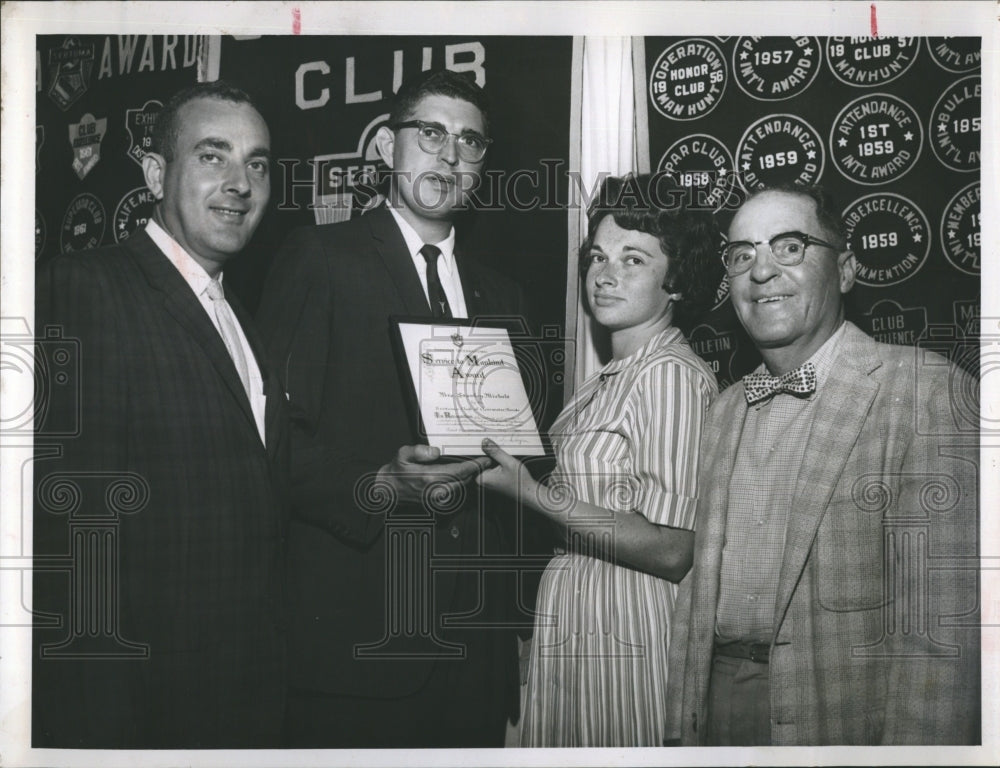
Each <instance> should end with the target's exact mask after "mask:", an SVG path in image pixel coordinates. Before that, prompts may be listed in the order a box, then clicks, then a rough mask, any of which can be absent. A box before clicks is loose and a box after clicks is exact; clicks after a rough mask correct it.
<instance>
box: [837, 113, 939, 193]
mask: <svg viewBox="0 0 1000 768" xmlns="http://www.w3.org/2000/svg"><path fill="white" fill-rule="evenodd" d="M923 141H924V129H923V127H921V125H920V117H919V116H918V115H917V111H916V110H915V109H914V108H913V107H911V106H910V105H909V104H907V103H906V102H905V101H903V100H902V99H900V98H897V97H896V96H890V95H889V94H887V93H872V94H870V95H867V96H861V97H859V98H857V99H855V100H854V101H852V102H851V103H850V104H848V105H847V106H846V107H844V108H843V109H842V110H841V111H840V114H839V115H837V118H836V119H835V120H834V121H833V129H832V130H831V131H830V157H831V158H833V164H834V165H836V166H837V170H838V171H840V172H841V173H842V174H843V175H844V176H846V177H847V178H848V179H850V180H851V181H856V182H858V183H859V184H884V183H886V182H888V181H894V180H895V179H898V178H900V177H901V176H904V175H905V174H906V173H907V172H908V171H909V170H910V169H911V168H912V167H913V166H914V164H915V163H916V162H917V158H918V157H919V156H920V149H921V147H922V146H923Z"/></svg>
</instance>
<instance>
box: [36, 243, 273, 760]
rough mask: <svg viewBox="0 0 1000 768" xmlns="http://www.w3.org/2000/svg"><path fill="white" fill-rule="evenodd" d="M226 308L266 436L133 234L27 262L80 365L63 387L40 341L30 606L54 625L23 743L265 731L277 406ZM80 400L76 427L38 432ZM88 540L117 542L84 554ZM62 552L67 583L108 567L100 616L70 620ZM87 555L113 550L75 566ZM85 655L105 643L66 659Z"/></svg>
mask: <svg viewBox="0 0 1000 768" xmlns="http://www.w3.org/2000/svg"><path fill="white" fill-rule="evenodd" d="M234 310H235V311H236V312H237V316H238V317H239V319H240V321H241V323H242V324H243V328H244V330H245V331H246V334H247V337H248V339H249V340H250V343H251V345H252V346H253V347H254V352H255V354H256V356H257V359H258V362H259V364H260V366H261V370H262V373H263V374H264V379H265V382H266V384H265V391H266V395H267V409H266V449H265V446H264V444H262V443H261V440H260V436H259V434H258V432H257V429H256V426H255V424H254V420H253V416H252V413H251V410H250V403H249V401H248V399H247V396H246V393H245V391H244V390H243V388H242V385H241V384H240V381H239V378H238V376H237V373H236V370H235V368H234V366H233V364H232V360H231V358H230V357H229V354H228V352H227V351H226V348H225V346H224V344H223V341H222V339H221V337H220V336H219V333H218V332H217V331H216V329H215V327H214V326H213V325H212V322H211V320H210V319H209V317H208V315H207V313H206V312H205V310H204V309H203V308H202V306H201V304H200V303H199V302H198V299H197V298H196V297H195V295H194V293H193V292H192V290H191V288H190V287H189V286H188V284H187V283H186V282H185V281H184V279H183V278H182V277H181V275H180V273H179V272H178V271H177V270H176V268H175V267H174V266H173V265H172V264H171V263H170V262H169V261H168V260H167V258H166V257H165V256H164V255H163V254H162V253H161V252H160V250H159V249H158V248H157V246H156V245H155V244H154V243H153V241H152V240H151V239H150V238H149V237H148V235H146V233H145V232H140V233H137V234H136V235H134V236H133V237H131V238H130V239H129V240H128V241H126V242H125V243H123V244H121V245H119V246H115V247H110V248H105V249H101V250H98V251H93V252H88V253H81V254H71V255H66V256H61V257H58V258H56V259H54V260H53V261H51V262H50V263H48V264H47V265H45V266H43V267H42V268H41V269H40V270H39V272H38V275H37V280H36V329H37V333H38V334H39V336H41V335H43V334H44V332H45V328H46V327H51V326H54V327H56V328H58V329H59V330H60V331H61V333H62V334H63V336H64V337H66V338H67V339H75V340H77V341H78V343H79V355H78V359H77V362H78V365H79V377H78V379H77V380H76V381H75V382H71V386H60V385H59V383H58V381H57V380H56V379H55V378H54V377H55V375H56V373H57V371H56V368H58V365H56V364H55V363H53V359H52V358H53V356H54V355H53V354H49V353H46V354H45V355H42V356H40V360H47V362H48V363H49V365H50V367H49V368H48V369H44V368H43V369H40V371H39V374H40V375H44V376H48V377H49V387H48V391H47V392H45V393H44V394H43V395H41V396H40V402H42V403H43V407H42V408H41V409H40V411H39V413H38V417H37V425H36V426H37V429H38V434H37V437H36V457H37V460H36V463H35V468H34V472H35V481H36V500H35V554H36V556H39V557H42V560H40V561H39V569H38V570H37V571H36V573H35V581H34V583H35V598H36V599H35V608H36V611H40V612H50V613H52V614H55V615H59V616H62V617H63V620H62V625H61V626H59V627H56V628H51V629H41V628H38V627H37V626H36V630H35V635H34V646H35V664H34V677H33V682H34V687H33V712H32V714H33V723H32V725H33V743H34V746H65V747H77V746H85V747H215V746H225V747H250V746H266V745H275V744H277V743H278V738H279V735H280V728H281V723H282V718H283V711H284V703H283V702H284V687H285V684H286V680H285V670H284V664H285V656H284V639H283V627H282V625H283V623H284V622H283V619H282V618H281V616H280V614H279V611H280V610H281V609H282V601H283V570H284V566H283V538H284V536H285V534H286V531H287V519H286V518H287V515H286V510H285V506H284V505H285V502H284V501H283V499H284V497H285V494H286V491H285V490H284V485H285V482H286V480H287V477H286V474H287V456H288V422H287V404H286V402H285V398H284V394H283V392H282V389H281V387H280V386H279V385H278V383H277V380H276V378H275V377H274V374H273V370H270V369H269V368H268V366H267V365H265V364H264V362H263V355H262V349H261V347H260V345H259V343H258V341H257V337H256V335H255V333H254V331H253V329H252V328H251V326H250V325H249V324H248V322H247V318H246V317H245V315H244V313H243V312H242V310H241V309H240V308H239V307H238V306H235V305H234ZM54 343H62V342H54V341H53V340H52V339H47V340H45V341H44V342H43V343H42V344H41V346H42V347H45V346H48V347H50V348H51V347H52V346H53V344H54ZM49 352H51V349H50V350H49ZM70 368H72V366H70ZM77 405H79V430H78V434H77V435H75V436H72V437H67V438H63V439H53V438H51V437H47V433H51V431H52V429H56V428H59V427H60V425H65V424H66V423H69V422H71V421H72V420H73V412H74V409H75V408H76V407H77ZM52 448H54V451H53V450H50V449H52ZM59 452H61V455H54V454H58V453H59ZM116 478H117V480H116ZM67 484H68V486H67ZM66 487H73V488H75V489H77V492H78V494H79V498H78V499H77V503H75V504H74V503H73V502H72V501H67V499H70V498H71V497H70V496H67V495H65V494H61V493H60V489H65V488H66ZM81 526H82V528H81ZM95 526H96V527H97V528H99V529H100V530H102V531H104V532H105V533H108V532H110V533H109V538H107V539H104V540H102V539H100V535H98V538H97V539H94V541H95V542H103V543H91V541H90V540H89V539H87V536H94V535H95V534H86V533H85V532H86V531H88V530H92V529H94V527H95ZM102 526H103V527H102ZM71 529H72V531H73V532H74V536H73V541H71ZM81 531H83V532H84V533H81ZM81 535H82V536H83V539H82V540H81V539H80V536H81ZM101 535H103V534H101ZM81 541H82V543H81ZM97 546H104V547H107V548H108V550H109V551H110V552H112V553H114V552H115V551H117V556H116V557H114V556H113V557H110V558H104V557H103V556H93V557H92V554H91V552H92V548H93V547H97ZM71 551H72V552H73V553H74V555H73V557H74V560H73V562H74V565H75V566H76V570H75V571H74V572H73V583H74V585H79V584H81V583H82V582H81V579H83V578H90V579H92V580H93V579H98V578H101V579H107V586H106V588H104V587H102V588H101V590H100V594H101V596H102V597H101V598H100V599H101V600H104V601H105V604H104V605H103V606H101V608H100V610H101V611H102V615H100V616H97V617H94V616H90V617H89V618H87V617H86V616H85V615H84V610H86V608H87V605H88V604H87V603H86V598H84V604H83V605H82V606H81V605H80V604H79V602H78V598H74V602H73V604H72V605H71V604H70V595H71V591H70V584H71V579H70V574H69V573H67V572H66V571H65V570H52V571H50V570H45V569H46V568H48V567H50V566H51V567H55V568H65V566H66V562H67V558H66V555H67V554H68V553H70V552H71ZM45 556H49V558H50V559H49V560H46V559H45ZM93 563H111V565H108V566H104V565H102V566H100V567H101V568H104V567H107V568H108V569H109V570H107V571H106V572H101V573H97V574H96V575H94V574H93V573H91V574H90V576H89V577H88V576H86V575H85V574H83V573H82V572H83V571H85V570H86V569H87V568H89V567H90V566H91V564H93ZM113 567H116V568H117V573H115V572H114V570H112V568H113ZM104 611H106V612H108V613H109V614H110V613H114V615H113V616H111V617H110V618H107V619H105V618H103V612H104ZM44 621H45V617H44V616H41V615H40V616H39V618H38V620H37V621H36V625H38V624H40V623H44ZM74 621H75V622H77V623H78V624H79V623H80V622H82V625H81V626H78V627H74V626H73V622H74ZM97 625H99V627H97ZM95 627H97V628H98V629H99V631H97V632H96V636H94V637H89V638H88V637H81V636H80V635H86V633H87V631H88V629H91V630H93V629H94V628H95ZM69 639H72V640H73V642H72V643H68V644H66V643H64V641H66V640H69ZM43 646H46V648H44V649H43ZM60 646H61V647H60ZM80 651H83V652H86V653H91V654H93V653H100V654H107V653H109V652H111V653H115V654H118V656H119V658H117V659H111V660H102V659H100V658H85V659H79V658H78V659H73V658H72V657H71V655H72V654H75V653H77V652H80ZM43 653H44V655H42V654H43Z"/></svg>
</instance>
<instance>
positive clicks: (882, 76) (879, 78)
mask: <svg viewBox="0 0 1000 768" xmlns="http://www.w3.org/2000/svg"><path fill="white" fill-rule="evenodd" d="M919 51H920V41H919V39H918V38H916V37H831V38H828V39H827V41H826V63H827V66H828V67H830V71H831V72H832V73H833V76H834V77H836V78H837V79H838V80H840V81H841V82H843V83H847V84H848V85H854V86H858V87H860V88H866V87H870V86H873V85H882V84H883V83H888V82H890V81H892V80H895V79H896V78H897V77H899V76H900V75H901V74H903V73H904V72H905V71H906V70H908V69H909V68H910V67H911V66H912V65H913V62H914V61H915V60H916V58H917V53H918V52H919Z"/></svg>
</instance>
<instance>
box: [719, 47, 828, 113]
mask: <svg viewBox="0 0 1000 768" xmlns="http://www.w3.org/2000/svg"><path fill="white" fill-rule="evenodd" d="M819 62H820V44H819V41H818V40H817V39H816V38H815V37H741V38H740V39H739V40H737V41H736V47H735V48H733V77H734V78H735V80H736V84H737V85H739V87H740V88H741V89H742V90H743V92H744V93H746V94H747V95H748V96H751V97H753V98H755V99H757V100H758V101H780V100H781V99H790V98H792V97H793V96H798V95H799V94H800V93H802V92H803V91H804V90H805V89H806V88H808V87H809V86H810V85H811V84H812V81H813V80H815V79H816V73H817V72H819Z"/></svg>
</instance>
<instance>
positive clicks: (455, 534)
mask: <svg viewBox="0 0 1000 768" xmlns="http://www.w3.org/2000/svg"><path fill="white" fill-rule="evenodd" d="M449 533H450V534H451V537H452V538H453V539H457V538H458V537H459V534H461V533H462V532H461V531H460V530H458V526H457V525H453V526H452V527H451V530H450V531H449Z"/></svg>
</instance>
